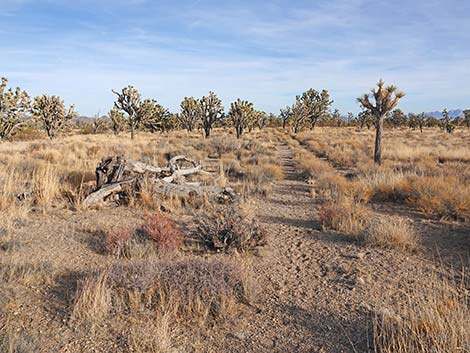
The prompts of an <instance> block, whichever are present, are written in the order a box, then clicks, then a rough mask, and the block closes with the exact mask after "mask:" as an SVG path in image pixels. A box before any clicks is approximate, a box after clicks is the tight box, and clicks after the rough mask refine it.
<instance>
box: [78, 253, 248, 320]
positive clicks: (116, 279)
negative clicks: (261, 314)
mask: <svg viewBox="0 0 470 353" xmlns="http://www.w3.org/2000/svg"><path fill="white" fill-rule="evenodd" d="M246 276H247V274H246V273H245V272H244V271H243V269H242V268H241V267H240V265H239V264H237V263H235V262H234V261H232V260H229V259H211V260H203V259H198V258H190V259H185V260H180V261H176V262H175V261H173V262H148V261H146V262H134V263H126V264H115V265H113V266H112V267H111V268H109V269H108V270H105V271H101V272H98V273H94V274H91V275H89V276H88V277H87V278H86V279H85V280H83V281H82V282H81V283H80V285H79V289H78V291H77V294H76V298H75V301H74V305H73V313H72V318H73V319H74V320H79V321H84V322H88V323H97V322H100V321H102V320H103V319H106V318H107V317H111V316H113V317H115V316H118V317H120V316H122V315H124V316H131V315H132V314H135V313H139V312H140V313H144V312H149V313H153V314H152V315H151V316H153V317H160V318H161V317H164V316H168V315H170V316H171V319H172V321H174V322H175V323H176V322H178V323H183V324H188V323H201V324H205V323H207V321H209V320H218V319H223V318H225V317H229V316H231V315H232V314H233V313H234V307H235V306H236V305H237V304H238V303H245V302H248V300H249V297H250V287H249V280H248V278H247V277H246Z"/></svg>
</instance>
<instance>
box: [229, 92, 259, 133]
mask: <svg viewBox="0 0 470 353" xmlns="http://www.w3.org/2000/svg"><path fill="white" fill-rule="evenodd" d="M254 115H255V110H254V109H253V103H250V102H248V101H243V100H240V98H239V99H237V101H236V102H233V103H231V104H230V111H229V113H228V116H229V119H230V120H231V122H232V125H233V126H234V127H235V131H236V132H237V138H240V137H241V136H242V134H243V131H244V130H245V129H246V128H247V127H248V126H249V124H250V123H251V120H253V117H254Z"/></svg>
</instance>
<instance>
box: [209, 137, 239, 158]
mask: <svg viewBox="0 0 470 353" xmlns="http://www.w3.org/2000/svg"><path fill="white" fill-rule="evenodd" d="M239 149H240V142H238V141H235V139H234V138H233V137H220V136H218V137H214V138H212V139H211V140H210V142H209V155H214V156H217V157H221V156H222V155H223V154H227V153H232V152H235V151H237V150H239Z"/></svg>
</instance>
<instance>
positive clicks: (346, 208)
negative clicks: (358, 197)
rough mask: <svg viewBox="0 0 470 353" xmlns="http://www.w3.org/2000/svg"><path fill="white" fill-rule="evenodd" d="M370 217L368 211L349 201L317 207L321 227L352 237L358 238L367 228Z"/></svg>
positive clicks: (342, 199) (337, 201) (360, 205)
mask: <svg viewBox="0 0 470 353" xmlns="http://www.w3.org/2000/svg"><path fill="white" fill-rule="evenodd" d="M371 216H372V212H371V210H370V209H368V208H367V207H366V206H364V205H363V204H362V203H357V202H355V201H353V200H350V199H344V198H341V199H338V200H336V201H328V202H325V203H323V204H321V205H320V206H319V207H318V217H319V219H320V222H321V224H322V226H324V227H325V228H329V229H333V230H336V231H338V232H341V233H344V234H348V235H352V236H354V237H359V236H360V234H361V232H362V231H363V230H364V229H365V228H366V227H367V226H368V224H369V222H370V219H371Z"/></svg>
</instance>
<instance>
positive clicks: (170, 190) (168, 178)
mask: <svg viewBox="0 0 470 353" xmlns="http://www.w3.org/2000/svg"><path fill="white" fill-rule="evenodd" d="M199 173H204V174H210V173H208V172H205V171H203V170H202V165H201V164H200V163H198V162H196V161H194V160H192V159H189V158H187V157H186V156H182V155H178V156H175V157H173V158H171V159H170V161H169V162H168V166H167V167H164V168H160V167H155V166H152V165H148V164H145V163H142V162H139V161H133V160H127V159H125V158H123V157H119V156H115V157H106V158H103V159H102V160H101V162H100V163H99V164H98V165H97V167H96V189H95V190H94V191H93V192H92V193H91V194H90V195H88V197H86V198H85V200H84V201H83V204H84V206H85V207H94V206H97V205H100V204H104V203H105V202H106V201H109V200H113V201H114V200H115V198H116V197H117V198H119V197H120V196H119V195H120V194H121V193H123V192H124V191H125V190H124V189H123V186H128V188H130V190H134V191H138V189H139V185H140V184H141V182H142V181H143V180H144V178H146V179H147V180H150V182H151V184H152V189H153V192H155V194H159V195H162V196H169V195H176V196H178V197H190V198H194V197H203V196H206V197H208V198H209V199H214V200H217V201H224V202H226V201H231V200H233V199H234V198H235V193H234V191H233V189H231V188H229V187H222V186H215V185H214V186H202V185H200V184H199V183H197V182H187V181H186V177H188V176H190V175H194V174H199ZM126 190H127V187H126ZM113 195H114V196H115V197H113Z"/></svg>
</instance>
